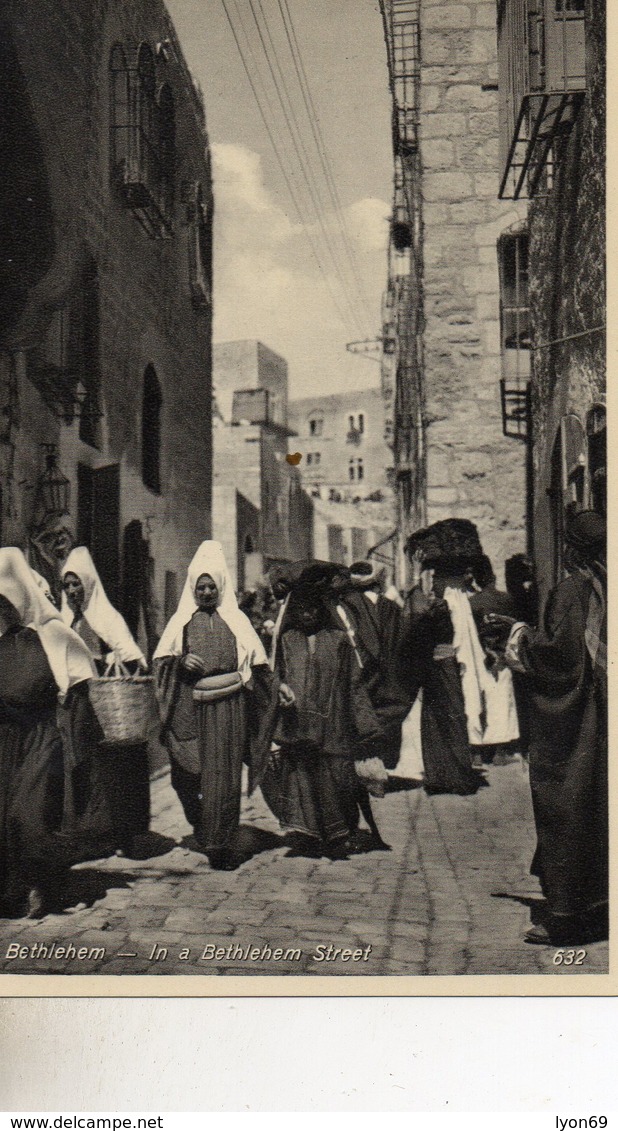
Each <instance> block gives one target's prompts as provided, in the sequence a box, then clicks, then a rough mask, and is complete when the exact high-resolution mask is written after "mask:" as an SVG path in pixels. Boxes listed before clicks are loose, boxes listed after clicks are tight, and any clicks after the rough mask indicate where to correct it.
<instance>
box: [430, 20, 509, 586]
mask: <svg viewBox="0 0 618 1131" xmlns="http://www.w3.org/2000/svg"><path fill="white" fill-rule="evenodd" d="M496 83H497V43H496V4H495V0H476V2H475V3H451V2H450V0H423V4H422V7H421V88H420V147H421V165H422V199H423V204H422V208H423V258H424V314H425V332H424V338H423V342H424V376H425V399H426V413H427V432H426V441H427V521H428V522H434V521H436V520H438V519H441V518H446V517H448V516H459V517H465V518H469V519H471V520H472V521H473V522H475V523H476V524H477V526H478V528H479V531H480V534H481V539H482V542H483V545H484V548H485V549H486V552H487V553H488V554H489V555H490V557H491V558H492V560H493V562H494V566H495V567H496V569H497V570H500V568H501V566H502V564H503V562H504V559H505V558H506V557H508V556H510V555H511V554H513V553H515V552H518V551H521V550H524V549H525V546H526V530H525V502H526V486H525V453H524V448H523V445H522V444H520V443H518V442H517V441H515V440H511V439H506V438H505V437H504V436H503V434H502V418H501V405H500V386H499V381H500V377H501V352H500V321H499V276H498V258H497V241H498V238H499V236H500V234H501V233H502V232H504V231H505V230H506V229H508V228H509V227H511V226H513V225H517V224H518V223H519V221H520V220H521V219H522V218H523V217H524V216H525V205H520V204H517V205H513V204H512V203H509V202H501V201H499V200H498V190H499V168H498V109H497V91H496V89H495V87H496ZM488 87H489V88H491V89H484V88H488Z"/></svg>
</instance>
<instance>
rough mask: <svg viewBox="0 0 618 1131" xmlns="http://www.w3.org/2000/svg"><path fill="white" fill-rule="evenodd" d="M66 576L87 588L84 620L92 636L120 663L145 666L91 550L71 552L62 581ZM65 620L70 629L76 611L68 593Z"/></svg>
mask: <svg viewBox="0 0 618 1131" xmlns="http://www.w3.org/2000/svg"><path fill="white" fill-rule="evenodd" d="M67 573H74V574H75V576H76V577H79V580H80V581H81V583H82V585H83V587H84V605H83V609H82V612H83V614H84V618H85V620H86V621H87V622H88V624H89V625H90V627H91V629H92V630H93V632H96V634H97V636H100V637H101V640H103V641H104V642H105V643H106V644H107V645H108V647H109V648H111V649H113V651H114V652H115V653H116V656H117V657H118V659H119V660H123V661H124V662H125V663H129V662H130V661H131V660H139V661H140V662H141V663H143V664H144V666H145V665H146V660H145V658H144V656H143V654H142V652H141V651H140V649H139V648H138V646H137V644H136V643H135V641H134V639H133V637H132V636H131V633H130V632H129V628H128V625H127V623H126V621H125V620H124V617H122V616H121V615H120V613H119V612H118V611H117V610H116V609H115V608H114V606H113V605H112V604H111V602H110V601H109V598H108V597H107V594H106V592H105V590H104V588H103V584H102V582H101V578H100V577H99V575H98V573H97V567H96V566H95V564H94V562H93V560H92V557H91V555H90V550H87V549H86V547H85V546H76V547H75V549H74V550H71V553H70V554H69V556H68V558H67V560H66V562H65V563H64V565H63V567H62V577H63V579H64V577H65V576H66V574H67ZM61 611H62V619H63V621H64V622H65V624H68V625H69V627H70V626H71V624H72V623H73V611H72V609H71V608H70V606H69V603H68V601H67V597H66V593H64V592H63V594H62V610H61Z"/></svg>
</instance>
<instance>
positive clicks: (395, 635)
mask: <svg viewBox="0 0 618 1131" xmlns="http://www.w3.org/2000/svg"><path fill="white" fill-rule="evenodd" d="M380 584H381V571H380V570H377V569H376V568H375V566H374V565H373V564H372V563H371V562H368V561H360V562H355V563H354V564H353V565H351V566H350V569H349V571H346V573H344V572H343V571H341V573H340V576H339V578H338V584H337V581H336V582H335V592H336V595H337V602H336V611H337V614H338V616H339V619H340V620H341V621H342V624H343V627H345V628H346V630H347V631H348V632H349V631H350V629H351V630H352V634H353V638H354V643H355V647H356V649H357V652H358V656H359V660H360V663H361V664H362V669H363V679H364V681H365V686H366V688H367V691H368V693H369V698H370V700H371V704H372V706H373V709H374V711H375V713H376V716H377V718H378V720H379V722H380V735H379V738H378V739H376V742H375V750H374V753H375V754H376V755H377V756H378V757H379V758H381V760H382V761H383V762H384V765H385V766H386V767H387V769H389V770H392V769H394V768H395V766H396V765H397V763H398V761H399V757H400V754H401V733H402V724H403V720H404V719H405V717H406V715H407V714H408V712H409V710H410V707H411V706H412V702H413V698H414V696H413V695H410V694H409V692H408V690H407V689H406V688H404V687H403V686H402V685H401V683H400V681H399V679H398V670H399V665H398V661H397V657H398V652H399V645H400V639H401V631H402V612H401V609H400V608H399V607H398V605H396V604H395V603H394V602H393V601H389V600H387V598H386V597H383V596H382V593H381V591H380ZM344 617H345V619H344ZM346 621H347V623H346Z"/></svg>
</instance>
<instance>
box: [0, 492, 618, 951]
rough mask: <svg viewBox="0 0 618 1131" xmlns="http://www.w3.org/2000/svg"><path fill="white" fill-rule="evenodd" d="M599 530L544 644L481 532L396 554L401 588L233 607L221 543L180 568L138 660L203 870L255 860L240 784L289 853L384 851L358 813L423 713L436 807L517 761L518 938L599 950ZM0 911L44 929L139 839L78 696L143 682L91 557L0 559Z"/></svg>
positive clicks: (119, 769) (340, 585)
mask: <svg viewBox="0 0 618 1131" xmlns="http://www.w3.org/2000/svg"><path fill="white" fill-rule="evenodd" d="M605 539H606V532H605V522H604V519H603V518H602V517H601V516H600V515H598V514H596V513H595V512H592V511H586V512H581V513H580V514H578V515H575V516H574V517H571V519H570V520H569V523H568V524H567V530H566V554H565V564H566V568H567V570H568V576H567V578H566V579H565V580H564V581H562V582H561V583H560V584H559V585H558V586H557V587H556V588H555V590H554V591H553V592H552V593H551V594H550V596H549V599H548V601H547V603H546V606H545V610H544V615H543V618H542V622H541V623H540V624H539V616H538V597H537V594H536V588H535V583H534V574H533V570H532V567H531V564H530V562H529V561H528V560H527V559H526V558H525V556H524V555H516V556H515V557H514V558H512V559H510V560H509V562H507V563H506V571H505V572H506V581H507V589H508V592H501V591H500V590H499V589H498V588H497V585H496V577H495V573H494V570H493V567H492V563H491V562H490V560H489V559H488V558H487V557H486V556H485V555H484V554H483V550H482V547H481V544H480V541H479V538H478V533H477V531H476V528H475V527H474V526H473V524H472V523H470V522H467V521H465V520H457V519H452V520H446V521H443V522H439V523H434V524H433V525H432V526H430V527H427V528H426V529H424V530H420V531H417V532H416V533H415V534H414V535H412V537H411V538H410V539H409V542H408V547H407V549H408V553H409V555H410V559H411V563H412V571H413V584H412V588H411V590H410V592H409V593H407V594H406V595H403V594H400V593H398V591H397V590H396V589H394V587H393V586H392V585H390V586H387V585H386V578H385V573H384V570H383V569H382V568H380V567H379V566H378V565H376V564H375V563H374V562H372V561H359V562H356V563H354V564H353V565H352V566H351V567H345V566H343V565H339V564H334V563H330V562H322V561H303V562H294V563H291V564H285V565H280V566H275V567H273V568H272V569H271V570H270V573H269V577H268V584H264V585H263V586H261V587H260V589H259V590H256V591H254V592H251V593H245V594H241V595H237V594H236V593H235V591H234V587H233V583H232V580H231V577H230V573H229V570H228V568H227V565H226V562H225V558H224V555H223V551H222V548H221V546H220V544H219V543H217V542H212V541H206V542H203V543H202V544H201V545H200V546H199V547H198V549H197V551H196V553H195V556H194V558H193V560H192V561H191V563H190V565H189V568H188V571H187V577H186V581H185V585H184V589H183V591H182V594H181V597H180V601H179V603H178V608H177V610H176V612H175V613H174V615H173V616H172V617H171V619H170V620H169V622H168V624H167V625H166V627H165V629H164V631H163V633H162V635H161V638H160V640H159V643H158V645H157V647H156V650H155V651H154V655H153V657H152V677H153V680H154V687H155V693H156V703H157V708H158V713H159V722H160V741H161V742H162V743H163V745H164V746H165V748H166V750H167V753H168V755H169V761H170V766H171V783H172V786H173V788H174V790H175V791H176V793H177V795H178V798H179V801H180V803H181V805H182V808H183V811H184V814H185V817H186V819H187V821H188V822H189V824H190V826H191V828H192V830H193V836H194V838H195V839H194V843H195V844H196V846H197V847H198V848H199V849H200V851H202V852H203V853H204V854H205V855H206V856H207V857H208V860H209V862H210V865H211V867H212V868H214V869H218V870H234V869H236V868H238V867H239V866H240V865H241V864H242V863H243V862H244V860H245V859H246V855H245V854H243V852H242V851H241V848H240V841H239V826H240V811H241V790H242V781H243V765H246V766H247V767H248V787H249V790H250V791H252V790H254V789H255V788H257V787H258V786H259V787H260V788H261V791H262V794H263V796H264V798H265V800H266V802H267V804H268V806H269V807H270V809H271V810H272V812H273V814H274V815H275V816H276V817H277V819H278V820H279V822H280V824H281V827H282V829H283V830H284V831H285V833H286V835H287V838H288V844H289V850H290V852H291V853H292V854H300V855H306V856H314V857H319V856H327V857H330V858H331V859H346V858H347V857H348V856H349V855H350V854H351V853H355V852H359V851H372V850H375V851H384V850H386V849H388V847H389V846H388V845H387V844H385V842H384V840H383V838H382V836H381V834H380V832H379V828H378V824H377V822H376V818H375V814H374V811H373V807H372V798H375V797H383V796H384V793H385V791H386V790H387V788H388V786H389V774H391V773H393V772H394V773H397V768H398V765H399V764H400V756H401V748H402V727H403V724H404V721H405V720H406V718H408V717H412V715H411V714H410V713H411V712H412V711H414V713H415V716H416V717H417V719H418V725H419V741H420V749H421V752H422V765H423V785H424V788H425V790H426V791H427V792H428V793H432V794H436V793H452V794H460V795H469V794H474V793H476V792H477V791H478V790H479V789H481V788H483V787H486V785H487V775H486V766H487V764H488V763H490V762H494V763H496V764H500V763H502V764H504V763H505V762H508V761H510V760H512V759H513V758H514V757H515V756H516V755H517V756H519V757H525V758H526V759H529V763H530V784H531V791H532V803H533V810H534V817H535V822H536V828H537V837H538V843H537V849H536V853H535V856H534V861H533V865H532V870H533V872H534V873H535V874H536V875H537V876H538V877H539V880H540V882H541V886H542V890H543V893H544V895H545V898H546V901H547V911H548V914H547V918H546V922H545V923H544V924H543V925H542V926H538V925H537V926H536V927H534V928H532V930H531V931H530V932H528V936H527V938H528V941H530V942H539V943H550V942H553V943H555V942H557V941H558V942H570V941H573V942H583V941H587V940H590V939H592V938H593V937H602V936H603V934H604V932H605V931H606V930H607V885H608V878H607V851H608V850H607V840H608V831H607V635H606V621H607V614H606V572H605V570H606V567H605ZM2 655H3V656H4V662H0V839H1V842H2V850H3V851H2V855H1V859H0V900H1V913H2V914H3V915H24V914H28V915H31V916H37V915H41V914H43V913H44V912H45V911H47V910H48V909H50V908H52V907H53V906H54V905H55V904H56V903H57V900H58V898H59V894H60V891H61V889H62V885H63V883H64V882H65V880H66V875H67V872H68V869H69V868H70V867H71V865H72V864H74V863H75V862H77V861H78V860H85V859H93V858H97V857H100V856H104V855H110V854H111V853H113V852H124V853H126V854H130V853H131V851H132V849H133V847H134V845H135V841H136V838H138V837H139V836H141V835H143V834H145V833H147V831H148V828H149V821H150V802H149V772H148V751H147V743H146V740H145V739H144V741H142V742H139V743H136V742H133V743H131V744H129V745H127V744H126V743H120V742H118V743H113V742H110V741H109V740H106V738H105V735H104V734H103V731H102V729H101V724H100V721H99V719H98V717H97V714H96V712H95V710H94V708H93V702H92V697H91V688H92V681H93V680H99V681H100V680H101V679H102V678H104V677H105V674H106V673H108V672H109V669H110V664H111V662H112V661H113V662H115V663H116V664H119V665H122V671H123V672H124V673H125V675H126V676H127V678H131V677H135V678H136V679H137V678H138V677H143V675H144V673H145V672H147V671H148V663H147V660H146V657H145V656H144V654H143V652H142V651H141V649H140V648H139V647H138V645H137V644H136V642H135V640H134V639H133V637H132V635H131V633H130V631H129V629H128V627H127V625H126V623H125V621H124V619H123V617H122V616H121V615H120V613H119V612H118V611H117V610H116V609H114V608H113V606H112V605H111V603H110V601H109V600H108V598H107V595H106V593H105V590H104V588H103V585H102V583H101V580H100V578H99V575H98V573H97V570H96V567H95V565H94V562H93V560H92V558H91V556H90V553H89V551H88V550H87V549H86V548H85V547H83V546H72V545H70V543H69V544H65V545H63V547H62V553H61V554H59V555H58V564H57V571H56V576H55V577H54V578H52V579H51V580H50V579H48V578H44V577H43V576H41V574H39V573H37V572H36V571H35V570H34V569H33V568H31V566H30V565H29V563H28V562H27V560H26V558H25V557H24V555H23V553H22V552H21V551H20V550H19V549H17V548H15V547H7V548H4V549H0V657H2Z"/></svg>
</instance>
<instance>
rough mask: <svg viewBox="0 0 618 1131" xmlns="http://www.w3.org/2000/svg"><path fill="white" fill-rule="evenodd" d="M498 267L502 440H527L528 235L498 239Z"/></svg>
mask: <svg viewBox="0 0 618 1131" xmlns="http://www.w3.org/2000/svg"><path fill="white" fill-rule="evenodd" d="M498 267H499V275H500V339H501V345H502V381H501V394H502V417H503V419H502V427H503V432H504V435H505V436H511V437H513V438H514V439H519V440H526V438H527V436H528V423H529V408H530V404H529V382H530V307H529V298H528V233H527V232H525V231H518V232H515V233H512V232H508V233H505V234H504V235H502V236H501V237H500V239H499V240H498Z"/></svg>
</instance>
